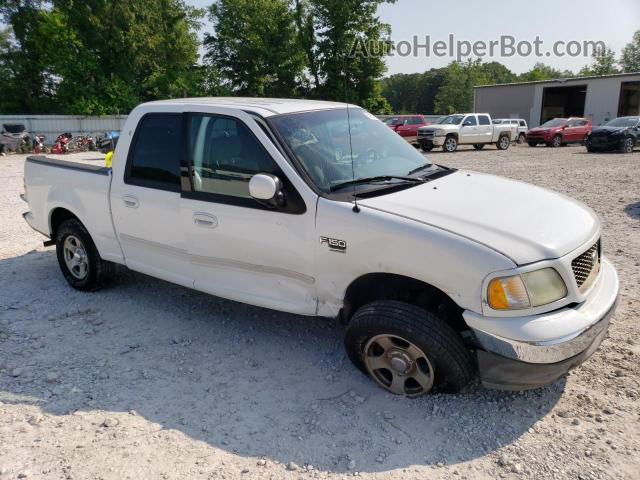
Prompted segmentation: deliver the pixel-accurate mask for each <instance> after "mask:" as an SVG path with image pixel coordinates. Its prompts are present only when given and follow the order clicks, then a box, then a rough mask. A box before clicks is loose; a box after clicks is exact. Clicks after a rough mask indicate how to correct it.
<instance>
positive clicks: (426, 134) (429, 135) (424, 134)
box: [418, 130, 436, 140]
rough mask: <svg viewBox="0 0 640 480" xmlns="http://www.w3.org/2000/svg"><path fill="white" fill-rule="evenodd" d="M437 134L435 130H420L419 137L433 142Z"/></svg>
mask: <svg viewBox="0 0 640 480" xmlns="http://www.w3.org/2000/svg"><path fill="white" fill-rule="evenodd" d="M435 133H436V132H435V130H418V137H419V138H424V139H426V140H432V139H433V136H434V134H435Z"/></svg>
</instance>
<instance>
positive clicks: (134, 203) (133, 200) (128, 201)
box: [122, 195, 140, 208]
mask: <svg viewBox="0 0 640 480" xmlns="http://www.w3.org/2000/svg"><path fill="white" fill-rule="evenodd" d="M122 201H123V202H124V206H125V207H129V208H138V207H139V206H140V200H138V197H134V196H133V195H124V196H123V197H122Z"/></svg>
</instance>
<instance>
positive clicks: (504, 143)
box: [496, 135, 511, 150]
mask: <svg viewBox="0 0 640 480" xmlns="http://www.w3.org/2000/svg"><path fill="white" fill-rule="evenodd" d="M510 146H511V139H510V138H509V137H508V136H507V135H503V136H501V137H500V138H499V139H498V142H497V143H496V147H497V148H498V150H509V147H510Z"/></svg>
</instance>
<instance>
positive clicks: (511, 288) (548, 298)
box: [487, 268, 567, 310]
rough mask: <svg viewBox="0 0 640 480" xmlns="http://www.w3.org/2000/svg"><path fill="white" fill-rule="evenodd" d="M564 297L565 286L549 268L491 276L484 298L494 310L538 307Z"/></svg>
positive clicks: (558, 275)
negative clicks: (492, 277)
mask: <svg viewBox="0 0 640 480" xmlns="http://www.w3.org/2000/svg"><path fill="white" fill-rule="evenodd" d="M566 296H567V286H566V285H565V284H564V281H563V280H562V277H560V274H559V273H558V272H557V271H556V270H555V269H553V268H543V269H542V270H535V271H533V272H528V273H523V274H522V275H513V276H510V277H499V278H494V279H493V280H491V282H490V283H489V288H488V291H487V298H488V300H489V306H490V307H491V308H493V309H494V310H522V309H524V308H532V307H540V306H542V305H547V304H548V303H552V302H555V301H557V300H560V299H562V298H564V297H566Z"/></svg>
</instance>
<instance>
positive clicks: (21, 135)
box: [0, 123, 31, 152]
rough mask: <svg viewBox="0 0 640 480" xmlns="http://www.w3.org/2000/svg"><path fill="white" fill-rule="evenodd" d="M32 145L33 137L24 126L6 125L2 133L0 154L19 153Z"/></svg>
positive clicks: (0, 133)
mask: <svg viewBox="0 0 640 480" xmlns="http://www.w3.org/2000/svg"><path fill="white" fill-rule="evenodd" d="M30 143H31V135H30V134H29V132H27V129H26V127H25V126H24V125H23V124H12V123H5V124H4V125H2V132H0V152H4V151H6V150H14V151H18V150H20V149H21V148H22V146H24V145H29V144H30Z"/></svg>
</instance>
